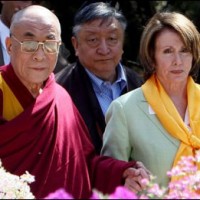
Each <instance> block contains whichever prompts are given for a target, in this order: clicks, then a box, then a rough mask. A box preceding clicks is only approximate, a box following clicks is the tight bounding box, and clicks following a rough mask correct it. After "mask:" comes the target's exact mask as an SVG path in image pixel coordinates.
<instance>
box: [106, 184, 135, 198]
mask: <svg viewBox="0 0 200 200" xmlns="http://www.w3.org/2000/svg"><path fill="white" fill-rule="evenodd" d="M108 199H138V197H137V195H136V194H135V193H134V192H131V191H130V190H128V189H127V188H125V187H122V186H119V187H117V188H116V190H115V191H114V193H112V194H110V195H108Z"/></svg>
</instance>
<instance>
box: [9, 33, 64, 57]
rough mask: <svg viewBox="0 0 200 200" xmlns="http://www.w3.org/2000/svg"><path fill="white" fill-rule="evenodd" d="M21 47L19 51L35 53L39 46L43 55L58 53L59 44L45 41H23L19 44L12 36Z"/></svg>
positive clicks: (55, 41) (54, 41)
mask: <svg viewBox="0 0 200 200" xmlns="http://www.w3.org/2000/svg"><path fill="white" fill-rule="evenodd" d="M11 37H12V38H13V39H15V40H16V41H17V42H19V43H20V45H21V51H22V52H26V53H35V52H36V51H37V50H38V47H39V45H40V44H41V45H42V48H43V50H44V52H45V53H48V54H55V53H58V51H59V47H60V44H61V42H60V41H57V40H46V41H44V42H37V41H32V40H25V41H23V42H20V41H19V40H18V39H17V38H16V37H15V36H14V35H12V36H11Z"/></svg>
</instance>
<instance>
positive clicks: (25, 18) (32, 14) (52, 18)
mask: <svg viewBox="0 0 200 200" xmlns="http://www.w3.org/2000/svg"><path fill="white" fill-rule="evenodd" d="M24 22H29V23H32V24H33V25H34V24H37V25H38V24H46V25H48V24H49V25H53V26H55V27H56V29H57V31H58V35H60V34H61V27H60V22H59V20H58V18H57V16H56V15H55V14H54V13H53V12H51V11H50V10H49V9H47V8H45V7H43V6H39V5H31V6H29V7H27V8H25V9H23V10H20V11H18V12H17V13H15V14H14V15H13V17H12V21H11V27H10V30H11V33H12V31H13V29H14V28H16V27H17V26H18V25H20V24H22V23H24Z"/></svg>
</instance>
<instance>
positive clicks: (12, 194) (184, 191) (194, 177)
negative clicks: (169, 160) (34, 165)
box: [0, 151, 200, 199]
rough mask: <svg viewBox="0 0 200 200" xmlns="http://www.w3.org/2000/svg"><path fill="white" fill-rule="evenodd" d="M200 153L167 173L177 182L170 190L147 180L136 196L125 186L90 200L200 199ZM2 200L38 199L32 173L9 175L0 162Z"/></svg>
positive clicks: (57, 196)
mask: <svg viewBox="0 0 200 200" xmlns="http://www.w3.org/2000/svg"><path fill="white" fill-rule="evenodd" d="M199 164H200V151H197V152H196V154H195V156H188V157H182V158H181V160H180V161H179V162H178V164H177V166H175V167H174V168H172V170H171V171H169V172H168V173H167V176H169V177H175V178H176V179H175V180H173V181H171V182H170V183H169V185H168V187H166V188H164V187H160V186H159V185H158V184H157V183H156V182H155V178H156V177H153V176H152V177H151V178H150V180H146V179H144V180H143V184H144V185H145V190H143V191H140V192H139V193H137V194H136V193H134V192H131V191H130V190H128V189H127V188H125V187H123V186H119V187H117V188H116V190H115V191H114V192H113V193H112V194H102V193H101V192H99V191H97V190H93V193H92V196H91V198H90V199H200V171H199V170H198V165H199ZM0 177H1V178H0V199H34V198H35V197H34V195H33V194H32V193H31V191H30V187H29V185H28V184H30V183H31V182H33V181H34V177H33V176H31V175H30V174H29V173H28V172H26V174H23V175H22V176H16V175H13V174H10V173H8V172H7V171H6V170H5V169H4V168H3V166H2V164H1V162H0ZM45 199H74V198H73V196H72V195H71V194H68V193H67V192H66V191H65V190H64V189H62V188H60V189H58V190H57V191H55V192H53V193H50V194H49V195H48V196H47V197H45Z"/></svg>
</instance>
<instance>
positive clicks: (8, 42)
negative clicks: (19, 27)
mask: <svg viewBox="0 0 200 200" xmlns="http://www.w3.org/2000/svg"><path fill="white" fill-rule="evenodd" d="M6 48H7V51H8V54H9V55H10V53H11V48H12V42H11V37H7V38H6Z"/></svg>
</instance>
